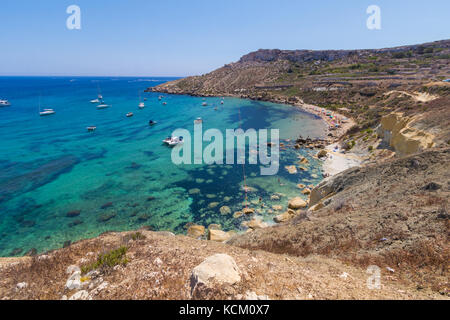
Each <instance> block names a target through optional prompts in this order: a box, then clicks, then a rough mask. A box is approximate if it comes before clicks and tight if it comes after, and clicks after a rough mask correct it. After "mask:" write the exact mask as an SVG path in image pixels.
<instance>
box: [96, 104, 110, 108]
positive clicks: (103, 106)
mask: <svg viewBox="0 0 450 320" xmlns="http://www.w3.org/2000/svg"><path fill="white" fill-rule="evenodd" d="M109 107H111V106H110V105H109V104H104V103H102V104H99V105H98V106H97V109H106V108H109Z"/></svg>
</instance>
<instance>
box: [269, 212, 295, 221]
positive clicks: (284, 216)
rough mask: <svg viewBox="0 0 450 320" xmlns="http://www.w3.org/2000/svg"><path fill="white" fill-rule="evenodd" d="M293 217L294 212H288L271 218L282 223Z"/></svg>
mask: <svg viewBox="0 0 450 320" xmlns="http://www.w3.org/2000/svg"><path fill="white" fill-rule="evenodd" d="M294 216H295V211H294V210H288V211H286V212H284V213H282V214H279V215H277V216H275V217H274V218H273V221H275V222H277V223H282V222H286V221H289V220H291V219H292V218H293V217H294Z"/></svg>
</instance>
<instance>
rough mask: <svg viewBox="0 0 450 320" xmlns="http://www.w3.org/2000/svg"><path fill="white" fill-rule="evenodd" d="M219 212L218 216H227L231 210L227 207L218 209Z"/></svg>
mask: <svg viewBox="0 0 450 320" xmlns="http://www.w3.org/2000/svg"><path fill="white" fill-rule="evenodd" d="M219 211H220V214H222V215H227V214H230V213H231V209H230V207H228V206H223V207H220V209H219Z"/></svg>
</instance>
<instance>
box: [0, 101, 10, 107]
mask: <svg viewBox="0 0 450 320" xmlns="http://www.w3.org/2000/svg"><path fill="white" fill-rule="evenodd" d="M10 105H11V103H9V101H8V100H6V99H0V107H9V106H10Z"/></svg>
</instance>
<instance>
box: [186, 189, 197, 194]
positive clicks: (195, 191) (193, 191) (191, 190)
mask: <svg viewBox="0 0 450 320" xmlns="http://www.w3.org/2000/svg"><path fill="white" fill-rule="evenodd" d="M188 193H189V194H198V193H200V189H199V188H193V189H189V191H188Z"/></svg>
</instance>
